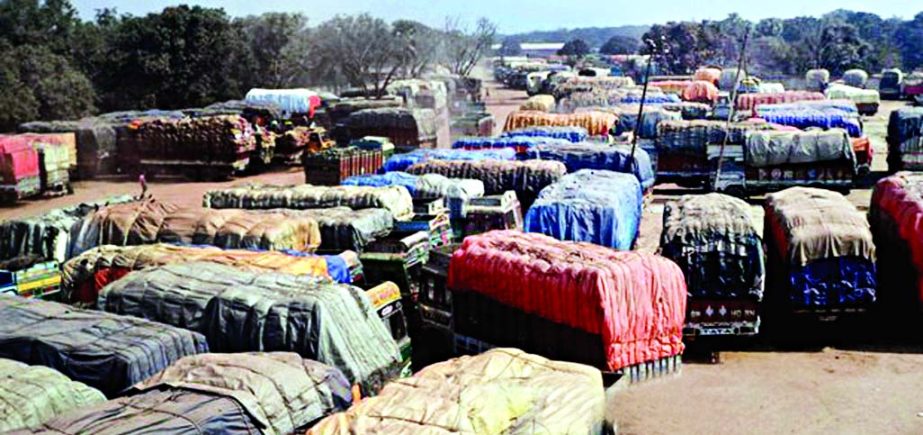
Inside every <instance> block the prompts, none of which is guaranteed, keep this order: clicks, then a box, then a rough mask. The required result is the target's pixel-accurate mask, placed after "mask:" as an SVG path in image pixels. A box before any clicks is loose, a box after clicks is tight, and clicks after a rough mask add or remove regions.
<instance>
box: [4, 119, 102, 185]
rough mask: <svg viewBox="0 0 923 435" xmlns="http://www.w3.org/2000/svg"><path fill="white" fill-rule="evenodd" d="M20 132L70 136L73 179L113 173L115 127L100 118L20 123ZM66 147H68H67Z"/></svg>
mask: <svg viewBox="0 0 923 435" xmlns="http://www.w3.org/2000/svg"><path fill="white" fill-rule="evenodd" d="M18 130H19V131H20V132H23V133H43V134H60V135H66V134H73V135H74V137H73V139H70V138H64V137H63V136H62V138H64V140H67V141H71V140H73V142H74V148H73V150H72V151H73V152H74V157H73V158H71V160H70V164H71V166H72V168H71V169H74V168H73V166H74V165H76V170H75V175H76V178H78V179H82V180H86V179H91V178H93V177H95V176H96V175H98V174H112V173H114V172H115V153H116V133H115V128H114V127H113V126H112V125H111V124H110V123H108V122H104V121H102V120H101V119H99V118H92V117H91V118H83V119H80V120H77V121H34V122H27V123H25V124H20V125H19V127H18ZM68 148H70V145H69V144H68Z"/></svg>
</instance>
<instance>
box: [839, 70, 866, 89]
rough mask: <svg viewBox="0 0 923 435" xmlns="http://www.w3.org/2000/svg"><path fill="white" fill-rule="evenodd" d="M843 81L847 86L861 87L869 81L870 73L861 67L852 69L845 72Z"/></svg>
mask: <svg viewBox="0 0 923 435" xmlns="http://www.w3.org/2000/svg"><path fill="white" fill-rule="evenodd" d="M843 81H844V82H845V83H846V85H847V86H853V87H856V88H861V87H863V86H865V83H866V82H868V81H869V73H867V72H865V70H861V69H851V70H847V71H846V72H844V73H843Z"/></svg>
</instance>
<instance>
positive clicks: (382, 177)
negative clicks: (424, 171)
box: [340, 171, 419, 196]
mask: <svg viewBox="0 0 923 435" xmlns="http://www.w3.org/2000/svg"><path fill="white" fill-rule="evenodd" d="M417 178H419V177H417V176H416V175H411V174H408V173H406V172H400V171H394V172H386V173H384V174H368V175H356V176H353V177H349V178H347V179H345V180H343V182H341V183H340V184H342V185H344V186H373V187H382V186H404V187H406V188H407V191H408V192H410V196H413V195H414V194H415V193H416V190H417Z"/></svg>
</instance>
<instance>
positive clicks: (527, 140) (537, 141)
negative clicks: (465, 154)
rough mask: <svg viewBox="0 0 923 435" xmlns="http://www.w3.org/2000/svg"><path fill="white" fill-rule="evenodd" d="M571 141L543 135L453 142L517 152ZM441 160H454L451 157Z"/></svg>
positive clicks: (459, 146)
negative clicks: (537, 146)
mask: <svg viewBox="0 0 923 435" xmlns="http://www.w3.org/2000/svg"><path fill="white" fill-rule="evenodd" d="M569 143H571V142H570V141H569V140H567V139H555V138H551V137H542V136H499V137H463V138H461V139H458V140H456V141H455V142H454V143H453V144H452V148H455V149H466V150H483V149H498V148H509V149H512V150H515V151H516V152H517V153H521V152H524V151H525V150H527V149H529V148H532V147H534V146H536V145H541V144H557V145H564V144H569ZM440 160H453V159H450V158H445V159H440ZM468 160H471V159H468Z"/></svg>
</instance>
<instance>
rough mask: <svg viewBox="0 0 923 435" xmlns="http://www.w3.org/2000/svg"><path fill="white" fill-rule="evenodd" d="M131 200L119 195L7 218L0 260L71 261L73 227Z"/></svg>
mask: <svg viewBox="0 0 923 435" xmlns="http://www.w3.org/2000/svg"><path fill="white" fill-rule="evenodd" d="M131 200H132V197H130V196H127V195H125V196H118V197H113V198H108V199H104V200H101V201H96V202H88V203H82V204H78V205H75V206H71V207H63V208H57V209H54V210H51V211H49V212H47V213H45V214H42V215H39V216H34V217H27V218H20V219H7V220H5V221H3V222H2V223H0V260H7V259H11V258H15V257H19V256H24V255H34V256H37V257H40V258H42V259H44V260H54V261H57V262H58V263H63V262H64V261H65V260H67V259H68V255H67V248H68V245H69V244H70V241H71V240H70V232H71V227H72V226H73V225H74V224H75V223H76V222H78V221H80V220H81V219H83V217H84V216H86V215H87V214H90V213H92V212H94V211H96V210H97V209H98V208H99V207H103V206H106V205H108V204H121V203H125V202H129V201H131Z"/></svg>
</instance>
